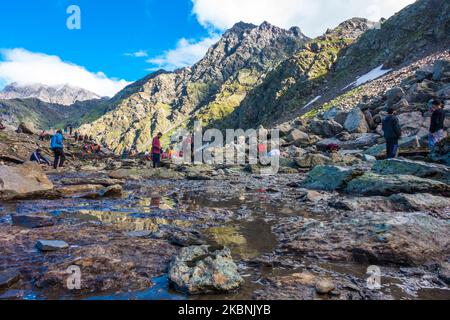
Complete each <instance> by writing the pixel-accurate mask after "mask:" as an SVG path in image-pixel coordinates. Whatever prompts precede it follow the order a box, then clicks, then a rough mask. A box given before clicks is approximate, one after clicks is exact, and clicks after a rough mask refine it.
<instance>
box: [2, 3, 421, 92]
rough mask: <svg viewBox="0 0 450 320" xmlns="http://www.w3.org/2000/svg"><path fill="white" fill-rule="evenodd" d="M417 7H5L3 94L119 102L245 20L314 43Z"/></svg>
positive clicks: (203, 50) (194, 56)
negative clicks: (27, 91) (37, 87)
mask: <svg viewBox="0 0 450 320" xmlns="http://www.w3.org/2000/svg"><path fill="white" fill-rule="evenodd" d="M412 2H414V0H170V1H167V0H164V1H163V0H132V1H130V0H128V1H123V0H113V1H111V0H95V1H93V0H14V1H0V89H2V88H3V87H4V86H5V85H6V84H9V83H12V82H17V83H19V84H22V85H26V84H33V83H42V84H46V85H60V84H69V85H73V86H76V87H81V88H85V89H87V90H91V91H93V92H95V93H97V94H100V95H103V96H112V95H114V94H115V93H117V92H118V91H119V90H121V89H122V88H123V87H125V86H126V85H127V84H129V83H131V82H133V81H136V80H138V79H140V78H143V77H144V76H146V75H148V74H149V73H151V72H153V71H156V70H158V69H166V70H175V69H177V68H181V67H185V66H190V65H192V64H194V63H195V62H197V61H198V60H200V59H201V58H202V57H203V55H204V54H205V53H206V51H207V49H208V48H209V47H210V46H211V45H213V44H214V43H215V42H216V41H217V40H218V39H219V38H220V35H221V34H222V33H223V32H224V31H225V30H226V29H228V28H230V27H232V26H233V25H234V24H235V23H237V22H239V21H244V22H248V23H254V24H260V23H262V22H264V21H268V22H270V23H272V24H274V25H277V26H279V27H283V28H290V27H292V26H298V27H300V28H301V29H302V31H303V32H304V33H305V34H306V35H307V36H309V37H315V36H318V35H320V34H322V33H323V32H325V31H326V29H327V28H332V27H335V26H337V25H338V24H339V23H340V22H342V21H344V20H346V19H349V18H352V17H356V16H358V17H365V18H368V19H371V20H379V19H380V18H381V17H384V18H389V17H390V16H391V15H393V14H394V13H395V12H398V11H399V10H401V9H402V8H403V7H405V6H407V5H409V4H410V3H412ZM74 5H75V6H76V7H73V6H74ZM74 8H75V9H74ZM68 9H69V10H68ZM78 9H79V11H78Z"/></svg>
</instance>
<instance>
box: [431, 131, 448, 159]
mask: <svg viewBox="0 0 450 320" xmlns="http://www.w3.org/2000/svg"><path fill="white" fill-rule="evenodd" d="M429 157H430V159H431V160H432V161H435V162H439V163H442V164H445V165H447V166H450V136H447V138H445V139H444V140H442V141H441V142H439V143H438V144H437V145H436V146H435V147H434V148H433V150H431V152H430V155H429Z"/></svg>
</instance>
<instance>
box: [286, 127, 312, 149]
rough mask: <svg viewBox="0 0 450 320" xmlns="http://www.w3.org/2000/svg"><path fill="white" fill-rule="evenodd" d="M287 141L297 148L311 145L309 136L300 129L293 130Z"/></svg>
mask: <svg viewBox="0 0 450 320" xmlns="http://www.w3.org/2000/svg"><path fill="white" fill-rule="evenodd" d="M286 141H287V142H290V143H293V144H294V145H296V146H297V147H302V146H305V145H308V144H309V135H308V134H306V133H304V132H303V131H300V130H298V129H293V130H292V131H291V132H290V133H289V135H288V136H287V137H286Z"/></svg>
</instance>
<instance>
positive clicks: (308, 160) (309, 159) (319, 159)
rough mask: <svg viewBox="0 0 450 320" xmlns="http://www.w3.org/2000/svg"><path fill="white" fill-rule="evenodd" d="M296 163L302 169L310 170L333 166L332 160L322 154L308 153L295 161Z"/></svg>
mask: <svg viewBox="0 0 450 320" xmlns="http://www.w3.org/2000/svg"><path fill="white" fill-rule="evenodd" d="M295 162H296V164H297V165H298V166H299V167H300V168H304V169H309V168H313V167H315V166H318V165H324V164H331V163H332V160H331V159H330V158H329V157H327V156H325V155H323V154H320V153H308V154H306V155H305V156H302V157H300V158H297V159H295Z"/></svg>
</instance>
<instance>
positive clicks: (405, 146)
mask: <svg viewBox="0 0 450 320" xmlns="http://www.w3.org/2000/svg"><path fill="white" fill-rule="evenodd" d="M398 147H399V152H400V153H406V152H421V151H426V150H427V146H426V145H424V144H423V143H421V139H419V137H418V136H411V137H406V138H403V139H400V141H399V142H398ZM364 153H365V154H368V155H371V156H374V157H382V156H385V155H386V144H385V143H384V144H379V145H375V146H373V147H371V148H369V149H367V150H366V151H364Z"/></svg>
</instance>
